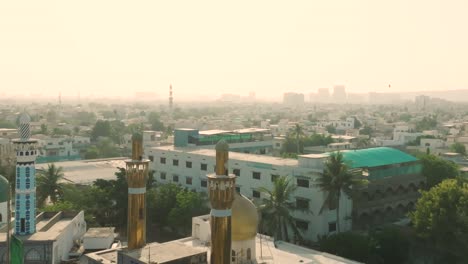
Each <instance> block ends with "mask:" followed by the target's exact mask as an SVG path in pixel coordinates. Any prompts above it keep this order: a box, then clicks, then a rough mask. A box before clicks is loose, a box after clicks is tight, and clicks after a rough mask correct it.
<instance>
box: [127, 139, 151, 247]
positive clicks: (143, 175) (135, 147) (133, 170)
mask: <svg viewBox="0 0 468 264" xmlns="http://www.w3.org/2000/svg"><path fill="white" fill-rule="evenodd" d="M125 163H126V164H127V182H128V216H127V217H128V218H127V237H128V249H136V248H142V247H143V246H144V245H145V244H146V181H147V179H148V164H149V160H147V159H143V138H142V136H141V135H139V134H134V135H133V137H132V159H131V160H127V161H126V162H125Z"/></svg>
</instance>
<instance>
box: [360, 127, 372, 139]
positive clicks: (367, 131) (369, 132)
mask: <svg viewBox="0 0 468 264" xmlns="http://www.w3.org/2000/svg"><path fill="white" fill-rule="evenodd" d="M373 132H374V130H373V129H372V127H370V126H364V127H363V128H361V130H359V134H360V135H368V136H369V137H370V136H371V135H372V133H373Z"/></svg>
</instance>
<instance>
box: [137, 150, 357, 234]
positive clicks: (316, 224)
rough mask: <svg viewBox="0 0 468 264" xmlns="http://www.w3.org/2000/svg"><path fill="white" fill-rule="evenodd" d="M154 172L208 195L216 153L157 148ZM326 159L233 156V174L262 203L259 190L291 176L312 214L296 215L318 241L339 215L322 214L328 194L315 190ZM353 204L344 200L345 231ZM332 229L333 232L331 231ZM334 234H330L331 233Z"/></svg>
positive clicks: (299, 200)
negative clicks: (208, 185)
mask: <svg viewBox="0 0 468 264" xmlns="http://www.w3.org/2000/svg"><path fill="white" fill-rule="evenodd" d="M146 154H147V156H148V157H149V158H150V160H153V161H152V162H151V163H150V169H152V170H154V171H155V180H156V181H158V182H161V183H171V182H172V183H176V184H180V185H181V186H183V187H186V188H189V189H192V190H196V191H203V192H205V191H206V183H207V177H206V175H207V174H209V173H212V172H213V171H214V165H215V151H214V150H210V149H193V148H192V149H190V148H174V147H173V146H165V147H154V148H152V149H149V150H147V151H146ZM325 159H326V156H325V155H302V156H300V157H299V160H295V159H283V158H276V157H271V156H260V155H253V154H244V153H235V152H230V153H229V173H233V174H236V175H238V177H237V179H236V188H237V189H238V191H239V192H240V193H241V194H243V195H244V196H246V197H249V198H253V199H254V201H257V202H259V198H263V194H261V193H260V192H259V191H258V189H259V188H260V187H265V188H267V189H272V188H273V180H274V179H275V177H277V176H287V177H289V178H291V179H292V182H293V183H294V184H296V185H298V188H297V190H296V191H295V193H294V194H293V195H292V198H293V199H295V201H296V203H298V204H300V205H301V206H306V207H307V208H306V209H308V210H309V211H310V213H306V212H293V216H294V217H295V218H296V219H297V221H298V223H299V224H300V226H302V233H303V236H304V237H305V238H307V239H310V240H316V239H317V235H324V234H328V233H330V232H333V224H334V223H335V222H336V211H335V210H331V211H327V210H325V211H324V212H323V213H322V214H320V213H319V211H320V208H321V207H322V204H323V202H324V198H325V197H324V193H323V192H321V191H320V190H319V189H318V188H317V187H315V186H314V182H315V180H316V179H317V178H318V177H319V175H320V174H321V173H322V172H323V162H324V160H325ZM351 209H352V203H351V200H350V199H348V198H347V197H344V196H343V199H342V201H341V204H340V216H341V220H340V222H341V225H340V227H341V230H342V231H345V230H349V229H350V228H351V220H350V216H351ZM329 228H330V229H329ZM329 231H330V232H329Z"/></svg>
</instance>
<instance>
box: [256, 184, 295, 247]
mask: <svg viewBox="0 0 468 264" xmlns="http://www.w3.org/2000/svg"><path fill="white" fill-rule="evenodd" d="M296 189H297V186H296V185H293V184H292V183H291V180H290V179H288V178H287V177H284V176H281V177H278V178H277V179H276V180H275V181H274V187H273V190H271V191H270V190H268V189H266V188H264V187H261V188H260V189H259V191H260V192H261V193H264V194H265V195H266V198H263V199H262V203H261V204H260V206H259V210H260V213H261V215H262V223H261V224H262V229H264V230H265V231H268V232H269V233H272V234H273V236H274V238H275V240H286V241H288V240H289V235H288V227H291V229H292V230H293V232H294V235H295V236H296V237H297V239H301V234H300V232H299V230H298V228H297V227H296V221H295V220H294V218H293V217H292V215H291V212H293V211H296V210H299V209H298V208H297V207H296V205H295V203H294V202H291V201H290V199H291V196H292V194H293V193H294V191H295V190H296Z"/></svg>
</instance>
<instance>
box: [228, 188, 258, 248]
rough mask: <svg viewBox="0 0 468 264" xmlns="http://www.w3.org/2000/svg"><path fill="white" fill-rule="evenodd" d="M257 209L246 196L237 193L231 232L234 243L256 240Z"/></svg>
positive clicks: (233, 207) (233, 204)
mask: <svg viewBox="0 0 468 264" xmlns="http://www.w3.org/2000/svg"><path fill="white" fill-rule="evenodd" d="M257 226H258V212H257V207H255V205H254V204H253V203H252V202H251V201H250V200H249V199H247V198H246V197H245V196H243V195H240V194H238V193H237V192H236V194H235V196H234V202H233V203H232V217H231V228H232V229H231V230H232V231H231V232H232V240H233V241H243V240H251V239H254V238H255V236H256V235H257Z"/></svg>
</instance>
